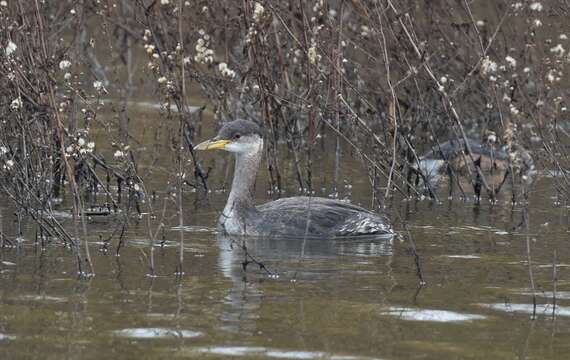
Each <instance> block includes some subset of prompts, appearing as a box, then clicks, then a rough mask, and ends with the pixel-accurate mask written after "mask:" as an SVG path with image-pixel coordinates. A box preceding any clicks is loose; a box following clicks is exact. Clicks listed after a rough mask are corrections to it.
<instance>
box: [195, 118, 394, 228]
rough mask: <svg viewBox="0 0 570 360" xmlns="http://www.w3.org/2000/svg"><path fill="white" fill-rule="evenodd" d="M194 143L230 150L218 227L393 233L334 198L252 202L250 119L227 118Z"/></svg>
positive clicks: (254, 161) (257, 135) (258, 151)
mask: <svg viewBox="0 0 570 360" xmlns="http://www.w3.org/2000/svg"><path fill="white" fill-rule="evenodd" d="M194 149H195V150H216V149H221V150H225V151H229V152H232V153H234V154H235V157H236V162H235V171H234V178H233V182H232V188H231V191H230V195H229V197H228V201H227V204H226V206H225V207H224V210H223V212H222V214H221V215H220V219H219V222H218V224H219V226H220V228H221V230H222V231H225V232H226V233H228V234H230V235H252V236H282V237H303V236H308V237H337V236H359V235H389V234H393V231H392V228H391V227H390V225H389V224H388V223H387V221H386V219H385V218H384V217H382V216H380V215H378V214H375V213H373V212H371V211H368V210H366V209H363V208H361V207H358V206H355V205H352V204H349V203H346V202H342V201H338V200H332V199H326V198H320V197H303V196H296V197H290V198H284V199H279V200H276V201H272V202H268V203H265V204H262V205H257V206H256V205H255V203H254V191H253V189H254V185H255V176H256V173H257V169H258V167H259V163H260V161H261V156H262V153H263V136H262V132H261V129H260V128H259V126H258V125H257V124H255V123H254V122H252V121H248V120H235V121H231V122H228V123H226V124H224V125H223V127H222V128H221V129H220V131H219V133H218V135H216V137H214V138H213V139H211V140H207V141H204V142H202V143H201V144H199V145H197V146H195V147H194Z"/></svg>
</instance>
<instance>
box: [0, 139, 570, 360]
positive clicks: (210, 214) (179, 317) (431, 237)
mask: <svg viewBox="0 0 570 360" xmlns="http://www.w3.org/2000/svg"><path fill="white" fill-rule="evenodd" d="M141 151H142V150H141ZM328 156H330V154H328V155H327V154H324V155H323V159H322V160H323V161H322V162H321V163H322V169H320V170H319V174H320V175H317V176H316V177H315V179H316V180H315V181H316V182H318V183H319V190H318V191H317V194H316V195H319V196H327V195H328V193H330V191H331V190H330V188H328V187H327V180H326V179H327V178H328V179H330V178H331V176H330V174H331V167H330V164H331V160H330V159H329V157H328ZM205 161H206V164H207V165H208V166H212V167H213V169H214V170H212V175H211V179H213V180H212V183H211V187H212V189H214V190H215V191H212V193H211V194H209V196H208V199H207V201H205V200H204V199H200V196H199V195H198V194H196V193H194V192H190V191H189V192H188V193H186V194H185V195H184V224H183V226H180V225H179V224H178V223H177V217H170V215H172V214H170V213H169V214H167V215H168V216H166V218H165V219H152V221H151V222H152V224H153V227H155V226H158V224H157V223H158V222H159V220H164V221H165V222H166V226H165V231H164V232H162V234H161V235H160V236H159V237H160V240H164V245H165V246H157V247H156V248H155V249H156V250H155V262H156V266H157V273H158V276H157V277H155V278H151V277H149V276H147V274H148V230H147V227H146V216H147V215H143V216H142V218H141V219H136V218H133V219H132V220H131V225H130V227H129V228H128V230H127V233H126V239H127V244H126V245H125V246H124V248H123V249H122V250H121V253H120V256H115V255H114V251H109V252H104V251H100V249H101V239H105V238H107V237H109V236H110V234H111V233H112V231H113V230H114V228H115V226H116V224H117V220H116V219H115V218H113V217H111V216H110V217H104V218H93V219H91V221H90V222H89V224H88V234H89V240H90V242H91V244H92V245H91V249H92V253H93V259H94V263H95V270H96V273H97V274H96V276H95V277H93V278H90V279H84V280H78V279H77V277H76V273H77V269H76V266H75V258H74V255H73V253H72V252H71V251H70V250H69V249H68V248H66V247H64V246H62V245H61V244H58V243H57V242H56V243H52V244H50V245H49V246H47V248H46V249H45V250H42V249H41V248H40V246H38V245H37V244H35V242H34V239H35V237H34V235H35V233H34V231H35V228H34V226H33V224H31V223H30V224H28V225H27V229H28V231H27V233H26V236H25V237H24V238H23V240H22V241H21V242H19V243H18V245H17V246H16V247H14V248H7V249H4V250H3V251H2V252H1V253H0V358H1V359H35V358H37V359H62V358H65V359H101V358H110V359H164V358H225V357H231V358H244V359H250V358H259V359H262V358H269V359H271V358H279V359H410V358H422V359H513V358H514V359H523V358H533V359H567V358H568V354H569V353H570V335H569V332H570V317H569V316H570V296H569V294H570V278H569V268H568V265H567V264H570V250H569V246H568V232H567V229H568V219H567V213H566V212H567V210H566V209H565V208H561V207H555V206H554V205H553V204H554V200H553V198H552V196H553V195H554V194H553V193H552V181H553V179H552V178H543V179H541V180H539V181H538V183H537V185H536V187H535V189H534V191H533V193H532V196H531V199H530V204H531V207H530V214H529V215H530V231H529V232H530V235H528V236H529V241H530V244H531V250H532V263H533V265H534V266H533V270H534V277H535V278H534V280H535V283H536V287H537V291H536V296H537V297H536V299H537V305H536V308H535V307H533V300H532V299H533V297H532V291H531V290H530V288H529V287H530V282H529V275H528V263H527V258H526V240H527V234H526V232H524V231H523V230H520V229H515V227H516V225H517V224H519V223H520V220H521V211H520V209H519V208H516V207H515V208H514V209H513V208H511V206H510V204H508V202H506V200H508V194H505V199H502V200H501V201H500V202H499V203H498V204H496V205H490V204H487V203H483V204H482V205H475V204H473V203H472V202H470V201H467V202H462V201H459V200H457V199H456V200H445V201H443V202H442V203H439V204H438V203H434V202H432V201H428V200H424V201H415V200H404V201H401V200H398V201H394V202H393V203H391V204H388V205H389V208H390V209H391V216H392V218H394V219H399V218H400V219H405V220H406V221H407V222H408V223H409V224H410V225H411V234H412V236H413V238H414V240H415V242H416V246H417V251H418V253H419V255H420V260H421V265H422V269H423V274H424V277H425V279H426V280H427V286H425V287H423V288H420V287H418V278H417V275H416V268H415V265H414V259H413V257H412V256H411V253H410V246H409V243H408V242H407V241H405V240H404V238H403V237H402V236H398V237H396V238H393V239H374V238H368V239H358V240H350V239H343V240H307V241H306V242H303V241H302V240H283V239H280V240H278V239H255V238H252V239H247V241H246V246H247V250H248V252H249V254H250V255H252V256H253V257H254V258H255V259H257V260H258V261H261V262H263V264H264V265H265V266H266V267H267V269H268V270H269V271H270V272H271V274H272V275H268V274H267V273H266V272H265V271H263V270H260V269H259V267H258V266H256V265H255V264H249V265H248V266H247V270H246V271H244V270H243V266H242V263H243V261H244V259H245V254H244V252H243V249H242V243H241V242H240V240H236V239H228V238H224V237H220V236H218V235H217V234H216V233H215V228H214V227H215V222H216V219H217V214H218V212H219V211H220V209H221V208H222V207H223V204H224V202H225V197H226V195H227V194H226V193H225V192H224V191H216V189H218V190H219V189H221V188H222V183H223V182H224V181H226V182H227V178H226V170H225V168H226V167H227V165H228V164H231V159H230V158H229V157H228V156H226V155H222V154H208V155H207V156H206V158H205ZM283 161H286V159H283ZM143 165H144V164H143ZM143 165H141V166H143ZM327 171H328V172H327ZM341 174H342V176H343V181H345V182H346V183H345V184H347V186H345V187H343V188H342V190H341V194H340V196H341V197H348V198H350V199H351V200H352V201H353V202H355V203H361V204H363V205H364V206H368V205H369V203H370V199H369V191H370V189H369V185H368V180H367V178H366V175H365V173H364V171H363V170H362V167H361V165H360V163H359V161H358V160H355V159H352V158H351V157H350V156H349V155H348V154H346V156H345V160H344V162H343V167H342V168H341ZM264 176H265V175H264V173H263V172H262V173H261V174H260V178H259V179H260V181H258V189H257V190H258V199H259V201H260V202H261V201H267V200H268V198H267V195H266V194H267V189H266V184H267V182H266V181H264ZM291 184H294V179H293V181H292V182H291ZM320 184H322V186H321V185H320ZM348 185H350V186H348ZM291 188H293V189H294V186H293V185H292V186H289V189H291ZM293 192H294V190H289V193H293ZM165 196H166V194H165V193H160V192H159V193H158V198H157V200H156V201H157V204H156V205H157V206H160V205H161V204H162V202H161V201H162V200H163V199H164V198H165ZM198 200H200V201H198ZM2 204H3V205H2V207H1V208H0V211H1V212H2V219H3V226H4V231H6V233H14V231H15V230H14V226H15V225H14V223H13V220H14V218H13V215H12V212H13V209H11V207H10V206H9V203H8V202H7V201H4V200H3V202H2ZM58 210H59V211H60V214H61V215H62V216H61V217H60V219H61V221H63V222H64V223H66V224H68V222H69V221H71V220H69V219H68V218H67V217H66V216H65V214H66V211H67V208H66V205H65V204H62V205H61V206H60V208H59V209H58ZM155 228H156V227H155ZM396 229H397V230H398V231H399V232H400V233H401V234H403V233H404V231H403V229H402V228H401V224H400V223H399V222H397V224H396ZM181 233H182V234H183V236H184V240H185V268H184V271H185V275H184V276H183V277H181V278H176V277H175V276H174V275H173V273H174V271H175V266H176V261H177V253H176V251H177V249H178V241H179V239H180V234H181ZM116 245H117V243H116V239H115V240H114V242H113V243H112V244H111V249H114V248H115V246H116ZM555 250H556V253H557V259H558V260H557V264H558V265H557V267H556V269H557V276H558V282H557V284H556V285H557V287H556V308H554V306H553V296H554V293H553V291H554V287H553V282H552V276H553V267H552V258H553V255H554V251H555ZM533 312H534V315H535V316H533ZM533 318H534V319H533Z"/></svg>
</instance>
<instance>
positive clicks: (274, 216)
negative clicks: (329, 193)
mask: <svg viewBox="0 0 570 360" xmlns="http://www.w3.org/2000/svg"><path fill="white" fill-rule="evenodd" d="M247 220H248V221H247V223H248V224H249V226H250V229H251V231H252V232H256V233H257V235H266V236H283V237H302V236H308V237H323V236H359V235H374V234H378V235H381V234H392V233H393V232H392V229H391V227H390V225H388V223H387V221H386V219H385V218H383V217H381V216H380V215H378V214H375V213H373V212H371V211H368V210H366V209H363V208H361V207H359V206H356V205H352V204H350V203H347V202H343V201H338V200H332V199H327V198H319V197H290V198H284V199H279V200H276V201H272V202H269V203H266V204H262V205H258V206H256V209H255V211H252V212H250V214H249V215H248V219H247Z"/></svg>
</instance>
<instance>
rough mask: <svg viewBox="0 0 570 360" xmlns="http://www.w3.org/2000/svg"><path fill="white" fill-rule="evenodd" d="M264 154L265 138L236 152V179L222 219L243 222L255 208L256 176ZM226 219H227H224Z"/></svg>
mask: <svg viewBox="0 0 570 360" xmlns="http://www.w3.org/2000/svg"><path fill="white" fill-rule="evenodd" d="M262 155H263V139H261V138H258V139H256V141H255V143H253V144H249V145H248V149H247V151H244V152H236V153H235V157H236V161H235V168H234V179H233V181H232V188H231V191H230V195H229V196H228V201H227V203H226V206H225V208H224V211H223V213H222V215H221V218H220V221H221V222H224V221H226V222H227V221H228V220H231V222H235V221H236V220H237V221H238V222H240V223H241V222H242V221H244V220H245V219H243V217H244V216H245V214H246V213H247V211H248V210H250V209H254V208H255V201H254V188H255V177H256V174H257V170H258V168H259V163H260V162H261V157H262ZM224 219H225V220H224Z"/></svg>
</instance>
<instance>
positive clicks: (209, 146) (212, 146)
mask: <svg viewBox="0 0 570 360" xmlns="http://www.w3.org/2000/svg"><path fill="white" fill-rule="evenodd" d="M230 142H231V141H230V140H206V141H204V142H201V143H199V144H198V145H196V146H194V150H216V149H223V148H224V146H226V144H228V143H230Z"/></svg>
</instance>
